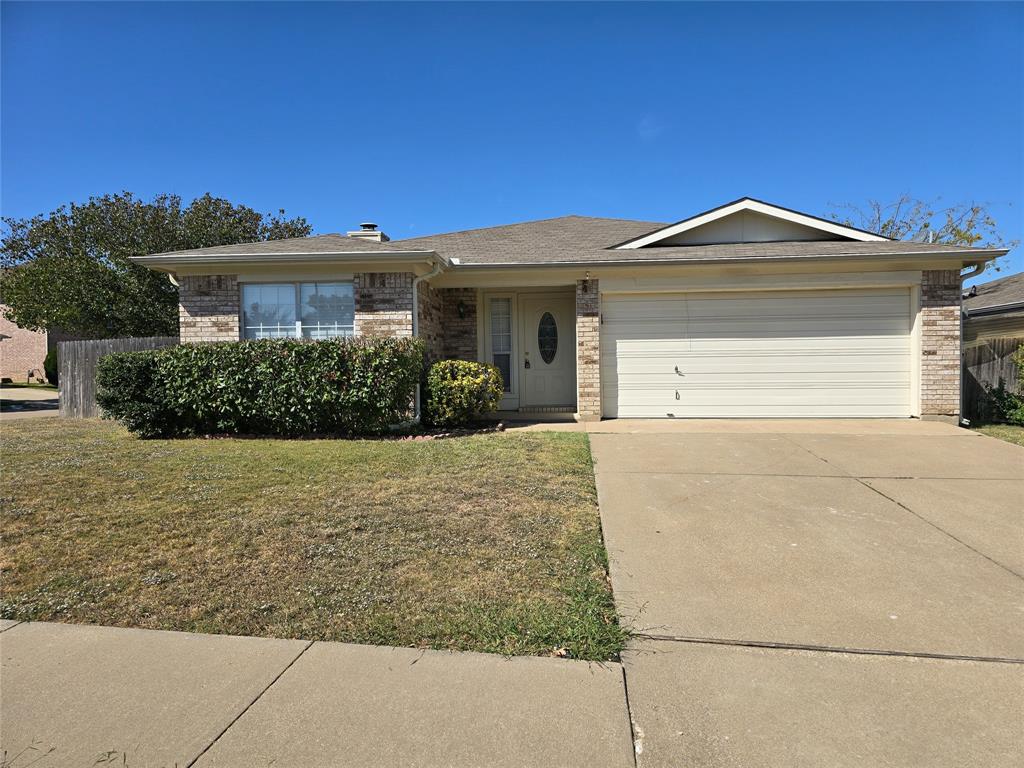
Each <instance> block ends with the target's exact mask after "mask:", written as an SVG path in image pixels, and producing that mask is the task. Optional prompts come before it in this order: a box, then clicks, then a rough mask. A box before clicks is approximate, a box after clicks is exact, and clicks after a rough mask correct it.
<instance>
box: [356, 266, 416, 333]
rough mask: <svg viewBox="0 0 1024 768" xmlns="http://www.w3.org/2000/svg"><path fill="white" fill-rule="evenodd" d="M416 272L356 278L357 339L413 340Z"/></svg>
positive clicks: (369, 274)
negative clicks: (411, 337) (407, 338)
mask: <svg viewBox="0 0 1024 768" xmlns="http://www.w3.org/2000/svg"><path fill="white" fill-rule="evenodd" d="M412 278H413V274H412V272H362V273H360V274H358V275H356V276H355V285H354V286H353V290H354V292H355V298H356V314H355V334H356V336H412Z"/></svg>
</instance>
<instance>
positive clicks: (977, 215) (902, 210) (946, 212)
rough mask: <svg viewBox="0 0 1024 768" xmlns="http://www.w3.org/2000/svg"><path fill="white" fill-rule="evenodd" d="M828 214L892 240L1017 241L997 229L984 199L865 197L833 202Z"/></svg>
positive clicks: (990, 243)
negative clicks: (943, 202) (862, 202)
mask: <svg viewBox="0 0 1024 768" xmlns="http://www.w3.org/2000/svg"><path fill="white" fill-rule="evenodd" d="M831 217H832V219H833V220H834V221H838V222H840V223H841V224H845V225H847V226H851V227H857V228H859V229H866V230H868V231H869V232H877V233H878V234H880V235H884V236H885V237H891V238H892V239H893V240H916V241H919V242H923V243H947V244H950V245H967V246H992V247H996V248H1012V247H1013V246H1015V245H1017V242H1016V241H1007V240H1005V239H1004V238H1003V236H1002V235H1001V234H1000V233H999V225H998V224H997V223H996V220H995V218H994V217H993V216H992V213H991V212H990V211H989V204H988V203H975V202H970V203H958V204H957V205H949V206H944V205H940V204H939V200H935V201H934V202H928V201H925V200H918V199H916V198H913V197H911V196H910V195H902V196H900V197H899V198H898V199H897V200H896V201H894V202H892V203H882V202H880V201H878V200H868V202H867V204H866V205H854V204H851V203H846V204H844V205H839V206H833V210H832V212H831Z"/></svg>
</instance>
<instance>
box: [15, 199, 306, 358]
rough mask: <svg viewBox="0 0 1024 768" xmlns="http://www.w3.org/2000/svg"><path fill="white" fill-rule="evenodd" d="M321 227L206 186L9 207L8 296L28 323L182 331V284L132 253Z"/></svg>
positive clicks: (103, 334)
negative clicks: (16, 215) (25, 214)
mask: <svg viewBox="0 0 1024 768" xmlns="http://www.w3.org/2000/svg"><path fill="white" fill-rule="evenodd" d="M311 230H312V227H310V225H309V224H308V223H307V222H306V220H305V219H304V218H301V217H297V218H292V219H288V218H285V216H284V211H283V210H282V211H279V212H278V213H277V214H261V213H258V212H257V211H254V210H253V209H252V208H249V207H247V206H244V205H235V204H233V203H231V202H229V201H227V200H223V199H221V198H217V197H213V196H211V195H210V194H205V195H203V196H202V197H199V198H196V199H195V200H193V201H192V203H191V204H190V205H188V206H187V207H182V202H181V198H180V197H178V196H177V195H157V196H156V197H155V198H153V199H152V200H151V201H148V202H147V201H144V200H139V199H137V198H136V197H134V196H133V195H132V193H130V192H121V193H119V194H114V195H104V196H103V197H92V198H89V201H88V202H86V203H82V204H76V203H71V204H70V205H67V206H61V207H60V208H58V209H57V210H55V211H53V212H52V213H51V214H49V215H47V216H43V215H39V216H34V217H32V218H30V219H13V218H7V217H5V218H4V219H3V225H2V240H0V248H2V250H0V267H2V283H0V298H2V301H3V303H4V304H5V305H6V309H5V314H6V316H7V317H8V319H10V320H13V321H14V322H15V323H17V324H18V325H20V326H21V327H23V328H29V329H31V330H49V329H53V328H60V329H62V330H64V331H67V332H69V333H74V334H81V335H86V336H90V337H93V338H107V337H114V336H162V335H174V334H176V333H177V332H178V291H177V288H175V287H174V286H173V285H172V284H171V282H170V281H169V280H168V279H167V276H166V275H163V274H160V273H158V272H153V271H152V270H150V269H147V268H146V267H143V266H140V265H138V264H135V263H134V262H132V261H130V260H129V257H131V256H140V255H144V254H149V253H163V252H165V251H178V250H186V249H189V248H204V247H209V246H214V245H231V244H234V243H251V242H255V241H258V240H279V239H281V238H286V237H305V236H306V235H308V234H309V233H310V231H311Z"/></svg>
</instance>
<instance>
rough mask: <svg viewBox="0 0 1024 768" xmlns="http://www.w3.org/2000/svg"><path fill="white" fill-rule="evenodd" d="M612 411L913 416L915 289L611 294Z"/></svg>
mask: <svg viewBox="0 0 1024 768" xmlns="http://www.w3.org/2000/svg"><path fill="white" fill-rule="evenodd" d="M601 314H602V324H601V387H602V398H603V411H604V415H605V416H610V417H616V416H618V417H662V418H664V417H666V416H675V417H690V418H693V417H741V416H749V417H769V416H779V417H783V416H807V417H813V416H819V417H828V416H835V417H839V416H910V415H911V414H912V409H913V406H912V399H911V377H912V366H911V326H912V316H911V308H910V290H909V289H907V288H896V289H878V290H875V289H872V290H827V291H766V292H761V293H753V292H749V293H747V292H744V293H669V294H622V295H615V294H611V295H607V294H606V295H604V296H602V299H601Z"/></svg>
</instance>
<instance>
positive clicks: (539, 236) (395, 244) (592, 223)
mask: <svg viewBox="0 0 1024 768" xmlns="http://www.w3.org/2000/svg"><path fill="white" fill-rule="evenodd" d="M664 226H666V225H665V224H664V223H662V222H656V221H635V220H632V219H604V218H595V217H590V216H562V217H559V218H555V219H541V220H539V221H526V222H522V223H519V224H506V225H503V226H498V227H487V228H484V229H470V230H465V231H462V232H449V233H446V234H440V235H431V236H427V237H414V238H409V239H407V240H395V241H391V242H387V243H378V242H374V241H372V240H366V239H360V238H355V237H347V236H346V235H340V234H327V235H315V236H313V237H297V238H290V239H287V240H270V241H265V242H258V243H247V244H241V245H221V246H215V247H211V248H197V249H194V250H190V251H171V252H168V253H158V254H152V255H151V256H148V257H143V258H141V259H139V261H140V262H141V263H146V264H148V265H150V266H155V267H157V268H160V266H161V265H163V266H166V264H169V263H173V261H174V259H171V258H168V259H167V261H166V262H162V257H178V259H177V260H178V261H183V260H185V259H188V260H195V259H200V258H201V257H204V256H210V257H247V256H253V257H257V258H258V257H261V256H262V257H272V256H277V255H283V256H291V255H305V254H310V255H321V256H325V257H329V255H330V254H343V253H366V254H374V253H377V254H382V255H384V254H394V253H402V252H405V253H408V252H415V253H432V252H436V253H437V254H439V255H440V256H441V257H442V258H443V259H449V260H450V259H458V261H459V263H460V264H462V265H469V266H474V265H501V264H510V265H527V264H538V265H544V264H591V263H593V264H596V263H600V262H643V261H648V262H668V261H678V262H693V261H727V260H744V259H760V258H769V259H770V258H778V259H781V258H787V257H807V258H811V257H825V258H827V257H833V256H850V257H856V256H884V255H897V256H898V255H901V254H908V255H911V254H936V253H963V252H967V251H977V252H978V253H980V254H982V253H985V251H984V249H971V248H966V247H962V246H951V245H933V244H929V245H925V244H922V243H910V242H899V241H888V242H858V241H814V242H783V243H725V244H716V245H690V246H652V247H647V248H633V249H614V248H612V246H614V245H616V244H618V243H622V242H624V241H627V240H632V239H634V238H637V237H640V236H642V235H645V234H648V233H650V232H653V231H656V230H658V229H661V228H662V227H664ZM988 253H990V254H991V253H992V252H991V251H989V252H988ZM1000 253H1001V251H1000ZM994 255H997V254H994Z"/></svg>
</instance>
